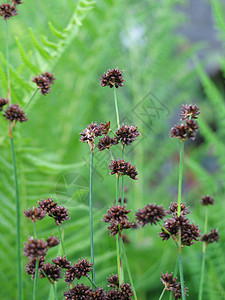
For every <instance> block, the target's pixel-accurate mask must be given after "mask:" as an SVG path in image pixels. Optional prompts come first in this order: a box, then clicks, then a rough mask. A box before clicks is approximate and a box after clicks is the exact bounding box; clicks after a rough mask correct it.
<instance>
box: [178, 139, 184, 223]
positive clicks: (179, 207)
mask: <svg viewBox="0 0 225 300" xmlns="http://www.w3.org/2000/svg"><path fill="white" fill-rule="evenodd" d="M183 154H184V142H181V145H180V165H179V183H178V200H177V203H178V210H177V216H178V218H179V217H180V212H181V191H182V177H183Z"/></svg>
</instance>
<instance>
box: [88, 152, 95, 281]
mask: <svg viewBox="0 0 225 300" xmlns="http://www.w3.org/2000/svg"><path fill="white" fill-rule="evenodd" d="M93 159H94V153H93V152H92V151H91V158H90V190H89V216H90V247H91V262H92V264H93V266H92V281H93V282H94V284H95V259H94V234H93Z"/></svg>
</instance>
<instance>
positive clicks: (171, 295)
mask: <svg viewBox="0 0 225 300" xmlns="http://www.w3.org/2000/svg"><path fill="white" fill-rule="evenodd" d="M178 261H179V257H177V260H176V265H175V268H174V272H173V277H177V271H178ZM172 299H173V293H172V292H170V298H169V300H172Z"/></svg>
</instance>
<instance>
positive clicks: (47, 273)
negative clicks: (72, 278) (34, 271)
mask: <svg viewBox="0 0 225 300" xmlns="http://www.w3.org/2000/svg"><path fill="white" fill-rule="evenodd" d="M42 271H43V272H42ZM61 272H62V270H61V269H60V268H59V267H58V266H56V265H54V264H51V263H48V262H47V263H46V264H44V265H43V266H42V267H41V269H40V270H39V276H40V277H41V278H48V280H49V281H50V282H51V283H53V282H54V281H59V279H60V278H62V276H61Z"/></svg>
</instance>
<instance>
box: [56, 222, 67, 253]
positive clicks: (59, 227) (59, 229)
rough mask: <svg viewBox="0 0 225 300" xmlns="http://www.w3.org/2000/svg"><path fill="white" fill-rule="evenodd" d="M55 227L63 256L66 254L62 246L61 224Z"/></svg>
mask: <svg viewBox="0 0 225 300" xmlns="http://www.w3.org/2000/svg"><path fill="white" fill-rule="evenodd" d="M57 227H58V231H59V239H60V244H61V249H62V253H63V256H65V255H66V251H65V247H64V243H63V237H62V231H61V225H58V226H57Z"/></svg>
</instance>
